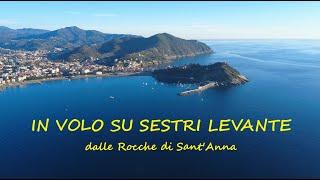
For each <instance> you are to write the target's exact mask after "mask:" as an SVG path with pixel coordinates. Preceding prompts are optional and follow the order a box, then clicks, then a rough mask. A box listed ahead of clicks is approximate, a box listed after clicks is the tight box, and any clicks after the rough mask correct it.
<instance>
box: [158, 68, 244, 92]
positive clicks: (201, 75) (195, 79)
mask: <svg viewBox="0 0 320 180" xmlns="http://www.w3.org/2000/svg"><path fill="white" fill-rule="evenodd" d="M152 75H153V77H154V78H155V79H157V80H158V81H160V82H165V83H181V84H197V85H198V86H199V87H198V88H197V89H193V90H188V91H184V92H181V93H179V95H182V96H185V95H190V94H194V93H199V92H202V91H204V90H207V89H209V88H214V87H230V86H235V85H240V84H244V83H246V82H248V79H247V78H246V77H245V76H244V75H241V74H240V73H239V72H238V71H237V70H236V69H234V68H233V67H231V66H230V65H229V64H227V63H226V62H217V63H214V64H210V65H199V64H190V65H185V66H182V67H173V68H166V69H159V70H155V71H153V73H152Z"/></svg>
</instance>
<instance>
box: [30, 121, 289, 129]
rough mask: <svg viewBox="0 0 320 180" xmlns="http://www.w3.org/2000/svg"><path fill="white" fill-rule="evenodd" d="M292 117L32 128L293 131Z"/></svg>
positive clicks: (57, 124) (47, 124)
mask: <svg viewBox="0 0 320 180" xmlns="http://www.w3.org/2000/svg"><path fill="white" fill-rule="evenodd" d="M291 122H292V119H268V118H265V119H262V120H251V119H239V120H234V119H220V120H213V119H209V120H201V119H198V120H192V119H175V120H170V119H141V120H138V121H136V120H133V119H114V120H108V121H106V120H103V119H95V120H92V121H86V120H85V119H79V118H73V119H67V118H66V119H63V120H58V119H54V120H51V119H50V118H47V119H45V120H32V125H31V129H32V131H33V132H47V131H49V129H51V126H53V127H54V128H55V129H56V130H58V131H60V132H62V131H68V132H77V131H91V132H95V133H96V132H101V131H103V130H107V131H109V132H112V133H117V132H129V131H132V130H135V129H137V130H138V131H139V132H140V133H145V132H161V133H166V132H169V131H173V132H188V131H190V132H199V131H207V132H210V133H213V132H289V131H291Z"/></svg>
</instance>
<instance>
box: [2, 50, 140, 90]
mask: <svg viewBox="0 0 320 180" xmlns="http://www.w3.org/2000/svg"><path fill="white" fill-rule="evenodd" d="M48 53H49V51H46V50H37V51H25V50H10V49H3V48H0V90H1V89H4V88H5V87H8V86H16V85H22V84H24V82H28V81H42V80H50V79H59V78H72V77H77V76H87V75H91V76H92V75H93V76H106V75H112V74H113V75H115V74H117V73H135V72H141V71H143V64H142V61H132V60H123V61H119V62H118V63H115V65H113V66H105V65H99V64H96V63H94V62H93V60H92V59H88V60H87V61H84V62H79V61H62V60H61V61H50V60H49V59H48V58H47V55H48Z"/></svg>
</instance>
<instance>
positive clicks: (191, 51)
mask: <svg viewBox="0 0 320 180" xmlns="http://www.w3.org/2000/svg"><path fill="white" fill-rule="evenodd" d="M208 53H212V50H211V49H210V47H208V46H207V45H205V44H204V43H201V42H198V41H195V40H184V39H180V38H177V37H174V36H172V35H170V34H167V33H162V34H156V35H154V36H151V37H148V38H144V37H124V38H116V39H112V40H110V41H107V42H105V43H103V44H101V45H97V46H86V45H85V46H81V47H79V48H76V49H73V50H70V51H65V52H62V53H61V54H60V57H59V59H67V60H75V59H77V60H80V61H81V60H84V59H86V58H88V56H90V57H93V58H98V60H97V63H99V64H113V63H115V62H116V61H122V60H130V61H132V60H133V61H143V62H148V61H149V62H154V63H157V62H159V61H162V62H166V61H169V60H172V59H177V58H181V57H187V56H196V55H200V54H208Z"/></svg>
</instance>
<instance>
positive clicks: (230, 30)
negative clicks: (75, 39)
mask: <svg viewBox="0 0 320 180" xmlns="http://www.w3.org/2000/svg"><path fill="white" fill-rule="evenodd" d="M319 19H320V2H312V1H310V2H249V1H247V2H224V1H222V2H206V1H203V2H196V1H194V2H190V1H189V2H181V1H179V2H178V1H177V2H169V1H166V2H146V1H144V2H143V1H141V2H129V1H128V2H101V1H100V2H98V1H97V2H84V1H82V2H71V1H70V2H68V1H66V2H61V1H60V2H58V1H57V2H0V26H7V27H10V28H14V29H16V28H40V29H48V30H55V29H58V28H63V27H67V26H78V27H80V28H83V29H88V30H89V29H94V30H98V31H102V32H105V33H121V34H122V33H123V34H135V35H142V36H145V37H148V36H151V35H153V34H157V33H162V32H167V33H170V34H173V35H175V36H178V37H181V38H186V39H320V23H319Z"/></svg>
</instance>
